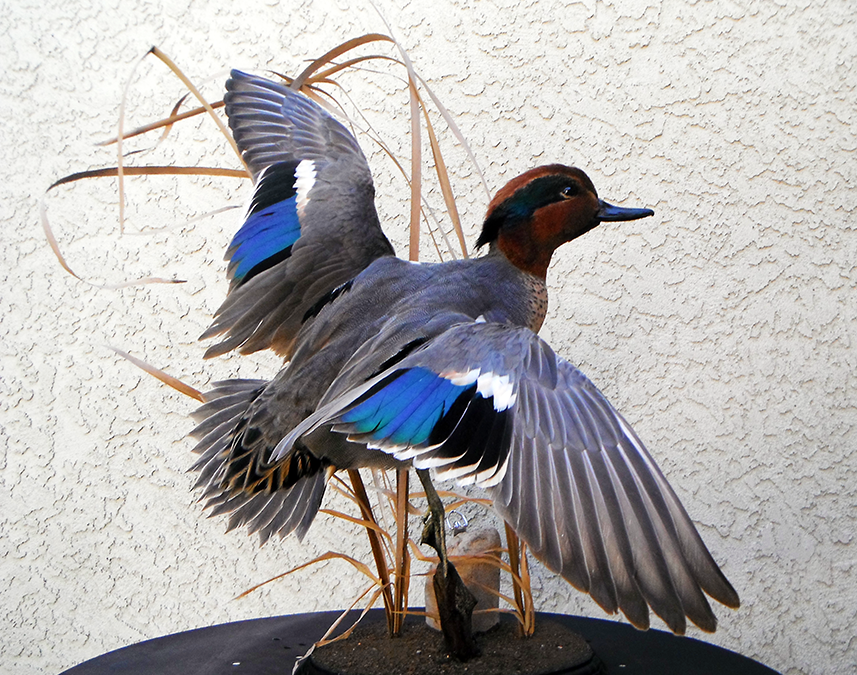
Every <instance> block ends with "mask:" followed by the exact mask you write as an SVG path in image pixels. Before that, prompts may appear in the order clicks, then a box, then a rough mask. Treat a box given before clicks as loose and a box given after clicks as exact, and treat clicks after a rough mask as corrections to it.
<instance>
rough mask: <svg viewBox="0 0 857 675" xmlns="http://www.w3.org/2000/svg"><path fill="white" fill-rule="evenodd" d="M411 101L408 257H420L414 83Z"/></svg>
mask: <svg viewBox="0 0 857 675" xmlns="http://www.w3.org/2000/svg"><path fill="white" fill-rule="evenodd" d="M408 93H409V95H410V103H411V222H410V240H409V242H408V259H409V260H413V261H417V260H419V259H420V201H421V200H420V198H421V196H422V141H421V138H420V126H421V125H420V104H419V96H418V94H417V88H416V85H415V84H414V83H413V81H410V82H409V83H408Z"/></svg>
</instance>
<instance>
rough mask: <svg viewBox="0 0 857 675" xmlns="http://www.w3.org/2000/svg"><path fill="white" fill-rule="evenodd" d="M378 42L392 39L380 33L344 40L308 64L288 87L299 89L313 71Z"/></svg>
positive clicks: (391, 40)
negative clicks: (339, 57)
mask: <svg viewBox="0 0 857 675" xmlns="http://www.w3.org/2000/svg"><path fill="white" fill-rule="evenodd" d="M379 41H382V42H393V39H392V38H391V37H389V36H387V35H382V34H380V33H367V34H366V35H361V36H360V37H356V38H352V39H350V40H346V41H345V42H343V43H342V44H340V45H338V46H336V47H334V48H333V49H331V50H330V51H328V52H326V53H325V54H323V55H322V56H320V57H318V58H317V59H316V60H315V61H313V62H312V63H310V64H309V65H308V66H307V67H306V68H304V69H303V71H302V72H301V74H300V75H298V76H297V77H296V78H295V79H294V80H292V82H291V84H290V85H289V86H290V87H291V88H292V89H300V88H301V87H303V86H304V83H305V82H306V81H307V80H308V79H309V77H310V76H311V75H312V74H313V73H314V72H315V71H317V70H318V69H319V68H322V67H324V66H325V65H327V64H328V63H330V62H331V61H333V59H335V58H336V57H337V56H341V55H342V54H345V53H346V52H350V51H351V50H352V49H354V48H355V47H359V46H361V45H365V44H369V43H370V42H379Z"/></svg>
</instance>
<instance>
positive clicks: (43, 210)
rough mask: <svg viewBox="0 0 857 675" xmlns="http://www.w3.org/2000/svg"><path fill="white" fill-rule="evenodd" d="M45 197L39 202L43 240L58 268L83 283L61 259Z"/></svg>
mask: <svg viewBox="0 0 857 675" xmlns="http://www.w3.org/2000/svg"><path fill="white" fill-rule="evenodd" d="M51 187H53V186H51ZM48 189H50V188H48ZM46 194H47V193H45V195H46ZM45 195H42V198H41V199H40V200H39V219H40V221H41V223H42V230H43V231H44V233H45V239H47V240H48V245H49V246H50V247H51V251H53V252H54V255H55V256H56V257H57V260H58V261H59V263H60V266H61V267H62V268H63V269H64V270H65V271H66V272H68V273H69V274H71V276H73V277H74V278H75V279H79V280H80V281H83V279H81V278H80V277H79V276H78V275H77V273H76V272H75V271H74V270H73V269H72V268H71V267H69V264H68V263H67V262H66V260H65V258H64V257H63V254H62V252H61V251H60V247H59V244H58V243H57V239H56V237H55V236H54V231H53V229H52V228H51V224H50V223H49V222H48V208H47V205H46V204H45ZM87 283H89V282H87Z"/></svg>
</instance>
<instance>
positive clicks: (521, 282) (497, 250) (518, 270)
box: [486, 242, 550, 333]
mask: <svg viewBox="0 0 857 675" xmlns="http://www.w3.org/2000/svg"><path fill="white" fill-rule="evenodd" d="M488 256H491V257H494V258H495V259H499V260H502V261H503V264H505V265H509V266H510V267H512V268H514V275H515V277H516V279H517V282H516V284H517V285H518V286H519V287H520V288H521V290H523V292H524V302H525V303H526V309H525V313H526V315H527V319H526V326H527V328H529V329H530V330H531V331H533V332H534V333H538V332H539V329H540V328H541V327H542V324H543V323H544V320H545V316H546V315H547V311H548V288H547V283H546V281H545V277H546V274H547V265H545V268H544V270H541V269H540V268H539V269H538V270H536V271H531V270H529V269H527V268H526V267H522V266H521V265H519V264H517V263H516V261H515V260H512V259H510V258H509V256H508V255H507V254H506V252H504V251H503V250H502V249H501V247H500V246H499V245H498V244H497V242H492V243H491V245H490V248H489V252H488ZM486 257H487V256H486ZM548 262H550V259H548Z"/></svg>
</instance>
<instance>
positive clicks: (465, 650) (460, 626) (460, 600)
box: [417, 469, 480, 661]
mask: <svg viewBox="0 0 857 675" xmlns="http://www.w3.org/2000/svg"><path fill="white" fill-rule="evenodd" d="M417 476H419V479H420V482H421V483H422V484H423V488H424V489H425V493H426V499H427V500H428V505H429V512H428V515H427V516H426V519H425V527H424V528H423V536H422V543H424V544H428V545H429V546H431V547H432V548H433V549H434V550H435V551H437V555H438V559H439V560H438V564H437V570H435V573H434V577H433V578H432V585H433V586H434V594H435V598H437V610H438V614H439V615H440V629H441V632H442V633H443V639H444V642H445V643H446V648H447V649H448V650H449V652H450V654H452V656H454V657H455V658H456V659H458V660H459V661H467V660H469V659H472V658H473V657H474V656H479V653H480V652H479V647H478V646H477V645H476V642H475V641H474V639H473V608H474V607H475V606H476V598H474V597H473V594H472V593H471V592H470V591H469V590H468V588H467V586H465V585H464V582H463V581H462V580H461V577H460V576H459V574H458V571H457V570H456V569H455V565H453V564H452V563H451V562H450V561H449V559H448V558H447V555H446V531H445V529H444V510H443V502H441V500H440V497H439V496H438V494H437V491H436V490H435V489H434V485H433V484H432V482H431V477H430V476H429V472H428V471H427V470H420V469H417Z"/></svg>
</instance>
